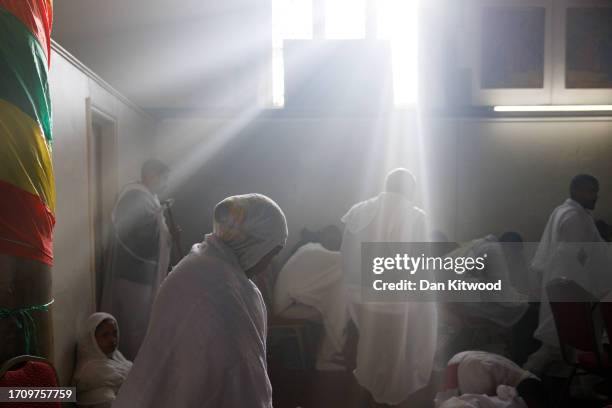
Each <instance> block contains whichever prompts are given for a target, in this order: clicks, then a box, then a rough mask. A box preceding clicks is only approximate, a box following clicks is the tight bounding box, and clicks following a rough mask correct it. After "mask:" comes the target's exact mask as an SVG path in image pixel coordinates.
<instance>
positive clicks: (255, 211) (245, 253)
mask: <svg viewBox="0 0 612 408" xmlns="http://www.w3.org/2000/svg"><path fill="white" fill-rule="evenodd" d="M213 235H214V236H216V237H217V238H219V239H220V240H221V241H223V243H225V244H226V245H227V246H228V247H229V248H230V249H231V250H232V251H233V252H234V254H235V255H236V258H238V262H239V263H240V266H241V267H242V269H244V270H245V271H246V270H248V269H250V268H252V267H253V266H255V264H257V262H259V261H260V260H261V259H262V258H263V257H264V256H265V255H267V254H268V253H269V252H270V251H271V250H273V249H274V248H275V247H277V246H285V243H286V242H287V235H288V230H287V220H286V219H285V214H283V210H281V208H280V207H279V206H278V205H277V204H276V203H275V202H274V201H272V200H271V199H270V198H268V197H266V196H264V195H261V194H245V195H238V196H232V197H228V198H226V199H225V200H223V201H221V202H220V203H218V204H217V205H216V206H215V211H214V224H213Z"/></svg>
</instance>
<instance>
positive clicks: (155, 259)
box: [100, 159, 171, 359]
mask: <svg viewBox="0 0 612 408" xmlns="http://www.w3.org/2000/svg"><path fill="white" fill-rule="evenodd" d="M168 172H169V169H168V167H166V165H165V164H163V163H162V162H160V161H159V160H156V159H151V160H147V161H146V162H145V163H144V164H143V165H142V169H141V177H142V181H141V182H138V183H131V184H128V185H127V186H125V188H124V189H123V191H122V192H121V194H120V195H119V198H118V199H117V203H116V204H115V208H114V209H113V213H112V216H111V220H112V225H111V231H110V232H111V234H110V235H111V236H110V242H109V244H110V245H109V247H108V248H107V256H106V259H105V265H104V285H103V291H102V300H101V304H100V309H101V310H102V311H105V312H109V313H111V314H112V315H113V316H115V317H116V318H117V321H118V322H119V325H120V326H121V333H122V336H121V344H120V348H121V350H123V352H124V353H125V355H126V356H127V357H128V358H130V359H133V358H134V357H136V353H137V352H138V349H139V347H140V344H141V343H142V340H143V338H144V336H145V333H146V331H147V326H148V324H149V314H150V312H151V306H152V304H153V300H154V299H155V295H156V293H157V289H158V288H159V285H160V284H161V282H162V280H163V279H164V278H165V277H166V274H167V272H168V265H169V262H170V246H171V238H170V237H171V236H170V231H169V230H168V227H167V225H166V221H165V219H164V208H163V206H162V205H161V204H160V202H159V199H158V197H157V194H160V193H161V192H163V191H164V190H165V187H166V181H167V178H168Z"/></svg>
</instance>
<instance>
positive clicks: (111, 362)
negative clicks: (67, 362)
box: [72, 313, 132, 408]
mask: <svg viewBox="0 0 612 408" xmlns="http://www.w3.org/2000/svg"><path fill="white" fill-rule="evenodd" d="M118 338H119V330H118V328H117V321H116V320H115V318H114V317H113V316H112V315H109V314H108V313H94V314H92V315H91V316H90V317H89V318H88V319H87V321H86V322H85V330H83V334H82V335H81V338H80V339H79V343H78V357H77V366H76V369H75V372H74V377H73V379H72V384H73V385H74V386H75V387H76V392H77V403H78V405H79V406H81V407H90V408H109V407H110V406H111V403H112V401H113V400H114V399H115V397H116V396H117V392H118V391H119V388H121V385H122V384H123V382H124V381H125V379H126V378H127V375H128V372H129V371H130V369H131V368H132V363H131V362H129V361H128V360H126V358H125V357H123V354H121V352H120V351H119V350H118V349H117V344H118Z"/></svg>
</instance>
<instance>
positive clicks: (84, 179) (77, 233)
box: [50, 46, 154, 384]
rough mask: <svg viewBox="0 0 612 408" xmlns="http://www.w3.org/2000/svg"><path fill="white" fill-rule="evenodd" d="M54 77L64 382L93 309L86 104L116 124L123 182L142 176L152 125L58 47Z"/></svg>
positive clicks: (57, 316) (57, 308) (59, 348)
mask: <svg viewBox="0 0 612 408" xmlns="http://www.w3.org/2000/svg"><path fill="white" fill-rule="evenodd" d="M51 60H52V68H51V75H50V87H51V98H52V104H53V137H54V143H53V165H54V170H55V181H56V189H57V211H56V226H55V233H54V234H55V235H54V256H55V264H54V267H53V294H54V297H55V304H54V306H53V318H54V332H55V364H56V367H57V369H58V372H59V374H60V377H61V381H62V383H63V384H67V383H68V382H69V381H70V378H71V376H72V370H73V365H74V353H75V344H76V343H75V342H76V338H77V333H78V332H79V330H80V329H81V327H82V324H83V322H84V321H85V319H86V318H87V317H88V316H89V315H90V314H91V313H92V312H93V311H94V296H93V281H92V278H93V271H92V267H91V257H92V251H91V248H92V247H91V245H92V231H91V225H90V214H89V176H88V168H89V161H88V160H89V159H88V141H87V138H88V136H87V135H88V126H89V124H88V123H87V121H88V119H87V112H86V100H87V98H91V103H92V104H93V105H94V106H96V107H97V108H98V109H100V110H102V111H104V112H106V113H107V114H108V115H109V116H111V117H113V118H114V119H115V120H116V121H117V129H118V135H117V137H118V144H119V181H120V182H121V183H124V182H126V181H128V180H133V179H136V178H137V177H138V170H139V168H140V162H141V161H142V158H143V157H146V155H147V152H146V146H147V140H148V137H149V136H150V135H151V134H153V128H154V122H153V121H152V119H151V118H149V117H147V116H146V115H144V114H143V113H142V112H140V111H139V110H138V109H136V108H134V107H133V106H130V105H129V104H128V103H126V101H124V100H123V99H120V98H119V97H118V96H116V94H115V93H113V92H111V91H110V90H109V89H107V88H106V87H105V85H104V84H102V83H100V82H99V81H98V79H95V78H94V77H93V76H92V74H91V73H90V72H88V71H87V70H86V68H84V67H82V66H81V65H79V63H78V62H77V61H75V60H73V59H71V57H70V56H69V55H68V54H66V53H65V52H64V51H63V50H61V48H59V47H57V46H56V47H55V50H54V52H53V55H52V58H51Z"/></svg>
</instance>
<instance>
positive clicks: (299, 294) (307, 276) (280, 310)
mask: <svg viewBox="0 0 612 408" xmlns="http://www.w3.org/2000/svg"><path fill="white" fill-rule="evenodd" d="M303 235H308V234H306V233H304V232H303ZM311 240H312V241H313V242H308V243H306V244H304V245H302V246H300V247H299V248H298V249H297V250H296V251H295V253H294V254H293V255H292V256H291V257H290V258H289V260H287V263H286V264H285V265H284V266H283V268H282V269H281V271H280V272H279V274H278V277H277V278H276V282H275V285H274V292H273V302H272V306H273V310H274V313H275V314H276V315H277V316H280V317H284V318H289V319H296V318H297V319H311V320H314V321H321V322H322V323H323V327H324V330H325V332H324V336H323V339H322V341H321V345H320V347H319V352H318V356H317V365H316V367H317V369H319V370H338V369H344V365H343V361H342V352H343V349H344V345H345V341H346V335H345V329H346V325H347V323H348V313H347V311H346V301H345V298H344V294H345V293H344V285H343V279H342V259H341V256H340V252H339V250H340V245H341V242H342V232H341V231H340V229H339V228H338V227H336V226H335V225H329V226H327V227H325V228H323V229H322V230H321V231H318V232H317V233H315V234H313V236H312V237H311ZM313 311H314V313H313Z"/></svg>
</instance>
